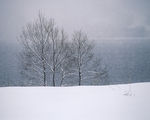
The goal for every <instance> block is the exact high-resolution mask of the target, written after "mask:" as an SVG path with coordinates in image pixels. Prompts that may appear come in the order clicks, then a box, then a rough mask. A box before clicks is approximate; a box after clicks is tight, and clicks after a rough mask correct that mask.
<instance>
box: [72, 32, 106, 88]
mask: <svg viewBox="0 0 150 120" xmlns="http://www.w3.org/2000/svg"><path fill="white" fill-rule="evenodd" d="M93 48H94V44H93V43H91V42H90V41H89V40H88V37H87V35H86V34H85V33H83V32H82V31H77V32H75V33H74V34H73V42H72V49H73V51H74V54H73V56H74V63H75V68H76V72H77V75H78V79H79V86H80V85H81V83H82V81H83V80H84V79H102V78H105V77H106V76H107V70H106V69H105V68H104V67H102V66H101V61H100V60H98V59H95V58H94V57H95V56H94V52H93Z"/></svg>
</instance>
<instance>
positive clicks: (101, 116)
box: [0, 83, 150, 120]
mask: <svg viewBox="0 0 150 120" xmlns="http://www.w3.org/2000/svg"><path fill="white" fill-rule="evenodd" d="M149 91H150V83H136V84H127V85H111V86H97V87H96V86H86V87H85V86H82V87H46V88H45V87H6V88H0V120H150V114H149V113H150V94H149Z"/></svg>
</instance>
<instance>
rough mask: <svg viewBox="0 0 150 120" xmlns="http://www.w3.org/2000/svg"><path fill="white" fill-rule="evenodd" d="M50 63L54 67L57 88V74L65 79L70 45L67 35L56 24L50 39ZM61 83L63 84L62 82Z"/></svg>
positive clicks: (54, 80)
mask: <svg viewBox="0 0 150 120" xmlns="http://www.w3.org/2000/svg"><path fill="white" fill-rule="evenodd" d="M49 46H50V47H49V61H48V64H49V65H50V66H52V68H51V72H52V84H53V86H56V77H58V76H56V74H62V77H61V78H62V79H64V72H66V69H65V68H64V66H65V64H66V62H67V60H68V58H69V56H70V51H69V48H70V47H69V44H68V42H67V35H66V34H65V32H64V30H59V29H58V28H57V27H56V26H55V24H54V25H53V27H52V28H51V34H50V39H49ZM62 79H61V83H60V84H62V81H63V80H62Z"/></svg>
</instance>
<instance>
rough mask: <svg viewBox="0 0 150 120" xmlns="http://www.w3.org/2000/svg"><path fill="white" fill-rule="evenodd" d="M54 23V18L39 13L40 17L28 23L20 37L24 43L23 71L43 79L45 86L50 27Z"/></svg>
mask: <svg viewBox="0 0 150 120" xmlns="http://www.w3.org/2000/svg"><path fill="white" fill-rule="evenodd" d="M52 24H53V20H52V19H49V20H47V19H46V18H45V17H44V16H42V15H41V14H40V13H39V16H38V19H37V20H36V21H35V22H33V23H29V24H27V26H26V27H25V28H24V29H23V31H22V34H21V35H20V37H19V40H20V41H21V42H22V44H23V51H22V52H21V58H22V65H23V66H24V67H23V73H24V74H27V76H28V77H30V78H35V79H38V78H39V79H40V80H42V81H43V85H44V86H46V78H47V75H46V68H47V67H46V64H47V63H46V59H47V51H48V48H49V46H48V40H49V36H50V32H51V31H50V30H49V31H48V29H49V28H50V27H51V26H52ZM33 75H34V76H33Z"/></svg>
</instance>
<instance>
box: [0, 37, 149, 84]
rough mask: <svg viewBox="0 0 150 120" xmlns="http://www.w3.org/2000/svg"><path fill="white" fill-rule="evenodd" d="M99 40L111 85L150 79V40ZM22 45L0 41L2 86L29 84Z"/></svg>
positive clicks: (96, 47)
mask: <svg viewBox="0 0 150 120" xmlns="http://www.w3.org/2000/svg"><path fill="white" fill-rule="evenodd" d="M97 41H98V42H96V46H95V52H96V55H97V56H100V57H101V58H102V60H103V61H102V62H103V63H104V64H105V65H107V69H108V71H109V84H120V83H121V84H122V83H134V82H149V81H150V47H149V45H150V39H146V40H145V39H144V40H134V39H132V40H97ZM19 47H20V46H18V45H16V44H10V43H6V42H1V43H0V86H22V85H27V84H25V83H26V82H25V80H24V79H23V78H22V77H21V75H20V70H19V62H18V54H19V50H20V49H19ZM71 83H72V82H70V85H71ZM68 84H69V83H68ZM85 84H86V85H88V84H90V83H88V82H87V83H85ZM35 85H36V84H35Z"/></svg>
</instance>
